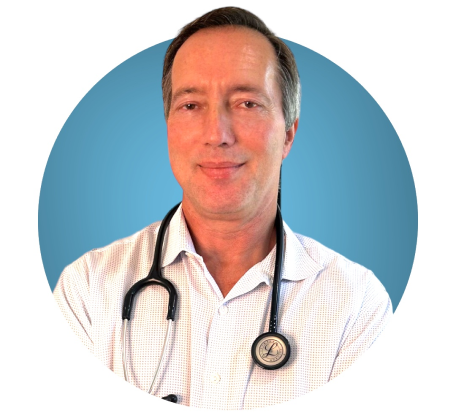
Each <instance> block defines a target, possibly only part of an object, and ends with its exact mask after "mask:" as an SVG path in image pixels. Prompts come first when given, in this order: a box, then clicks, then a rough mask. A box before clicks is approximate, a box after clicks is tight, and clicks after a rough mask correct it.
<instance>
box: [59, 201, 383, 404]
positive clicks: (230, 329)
mask: <svg viewBox="0 0 456 413" xmlns="http://www.w3.org/2000/svg"><path fill="white" fill-rule="evenodd" d="M159 225H160V223H159V222H157V223H154V224H152V225H150V226H148V227H147V228H145V229H143V230H142V231H140V232H138V233H136V234H134V235H132V236H130V237H128V238H124V239H122V240H119V241H116V242H114V243H112V244H110V245H108V246H107V247H104V248H99V249H95V250H92V251H90V252H88V253H86V254H85V255H83V256H82V257H81V258H79V259H78V260H76V261H75V262H74V263H72V264H71V265H69V266H68V267H66V268H65V270H64V271H63V273H62V275H61V277H60V280H59V282H58V284H57V286H56V288H55V291H54V296H55V299H56V301H57V303H58V305H59V307H60V309H61V311H62V312H63V314H64V316H65V318H66V319H67V320H68V322H69V323H70V325H71V327H72V329H73V330H74V332H75V333H76V334H77V335H78V336H79V338H80V339H81V340H82V342H83V343H84V344H85V345H86V346H87V347H88V348H89V350H90V351H91V352H92V353H93V354H94V355H95V356H96V357H98V358H99V359H100V360H101V361H102V363H103V364H105V365H106V366H107V367H108V368H109V369H111V370H112V371H114V373H115V374H117V375H119V376H121V377H123V368H122V356H121V328H122V305H123V299H124V296H125V294H126V293H127V291H128V290H129V288H130V287H131V286H132V285H133V284H134V283H135V282H137V281H138V280H140V279H142V278H144V277H146V276H147V274H148V273H149V270H150V267H151V265H152V261H153V251H154V244H155V239H156V237H157V233H158V229H159ZM284 230H285V259H284V270H283V276H282V286H281V291H280V300H279V322H278V332H279V333H280V334H282V335H284V336H285V337H286V338H287V339H288V341H289V343H290V347H291V356H290V359H289V361H288V363H287V364H286V365H285V366H283V367H282V368H280V369H277V370H264V369H262V368H260V367H258V366H257V365H255V364H254V362H253V359H252V357H251V353H250V352H251V346H252V343H253V342H254V341H255V339H256V338H257V337H258V336H259V335H260V334H262V333H263V332H266V331H268V328H269V314H270V304H271V291H272V279H273V276H274V263H275V247H274V249H273V250H272V251H271V252H270V253H269V255H268V256H267V257H266V258H265V259H264V260H263V261H261V262H259V263H258V264H256V265H254V266H253V267H252V268H250V270H248V271H247V272H246V273H245V274H244V276H243V277H242V278H241V279H240V280H239V281H238V282H237V284H236V285H235V286H234V287H233V288H232V289H231V291H230V292H229V293H228V295H227V296H226V297H223V296H222V294H221V292H220V289H219V288H218V286H217V284H216V283H215V281H214V279H213V278H212V276H211V274H209V272H208V270H207V268H206V266H205V264H204V261H203V258H202V257H201V256H200V255H198V254H197V253H196V251H195V248H194V246H193V242H192V239H191V237H190V234H189V231H188V229H187V225H186V223H185V218H184V216H183V213H182V209H181V207H179V209H178V210H177V212H176V214H175V216H174V217H173V219H172V220H171V222H170V225H169V229H168V235H167V237H166V238H165V246H164V248H163V258H162V268H163V271H162V274H163V276H164V277H165V278H166V279H168V280H169V281H171V282H172V283H173V285H174V286H175V288H176V290H177V294H178V304H177V312H176V318H175V322H174V323H173V324H172V330H171V333H170V343H169V345H168V348H167V350H166V353H165V359H164V362H163V365H162V367H161V369H160V372H159V375H158V378H157V382H156V384H155V385H154V388H153V390H152V394H155V395H156V396H158V397H163V396H166V395H169V394H176V395H177V397H178V403H181V404H184V405H188V406H195V407H200V408H214V409H232V410H236V409H249V408H255V407H262V406H268V405H272V404H276V403H280V402H283V401H286V400H290V399H293V398H295V397H298V396H302V395H304V394H306V393H308V392H310V391H312V390H314V389H316V388H317V387H319V386H321V385H323V384H325V383H326V382H328V381H329V380H331V379H333V378H334V377H336V376H337V375H339V374H340V373H341V372H342V371H343V370H345V369H346V368H347V367H349V366H350V365H351V364H352V363H353V362H354V361H355V360H356V359H357V358H358V357H359V356H360V355H361V354H362V353H363V352H364V351H365V350H367V349H368V348H369V347H370V345H371V344H372V343H373V342H374V341H375V339H376V338H377V337H378V335H379V334H380V333H381V331H382V330H383V328H384V327H385V325H386V324H387V322H388V320H389V319H390V317H391V315H392V306H391V301H390V299H389V296H388V293H387V292H386V291H385V289H384V287H383V286H382V284H381V283H380V281H379V280H378V279H377V278H376V277H375V276H374V275H373V273H372V272H371V271H369V270H367V269H366V268H364V267H362V266H361V265H358V264H355V263H353V262H351V261H349V260H347V259H346V258H344V257H342V256H341V255H339V254H337V253H335V252H334V251H331V250H329V249H328V248H326V247H324V246H322V245H321V244H319V243H318V242H316V241H314V240H312V239H310V238H307V237H304V236H302V235H299V234H294V233H293V232H292V231H291V230H290V228H289V227H288V226H287V225H286V224H285V223H284ZM167 305H168V293H167V292H166V290H165V289H164V288H162V287H159V286H155V285H154V286H150V287H147V288H145V289H143V290H142V291H141V293H139V295H138V296H137V298H136V299H135V301H134V304H133V311H132V317H131V321H130V323H129V329H128V334H127V360H128V362H127V365H128V370H129V377H130V381H131V383H132V384H134V385H135V386H137V387H139V388H141V389H143V390H145V391H147V390H148V389H149V386H150V384H151V381H152V377H153V374H154V372H155V369H156V366H157V365H158V362H159V358H160V352H161V348H162V344H163V341H164V338H165V331H166V326H167V320H166V314H167Z"/></svg>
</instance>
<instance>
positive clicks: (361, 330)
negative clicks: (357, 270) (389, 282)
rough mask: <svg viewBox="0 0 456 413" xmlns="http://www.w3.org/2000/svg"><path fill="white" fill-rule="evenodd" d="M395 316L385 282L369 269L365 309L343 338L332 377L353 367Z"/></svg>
mask: <svg viewBox="0 0 456 413" xmlns="http://www.w3.org/2000/svg"><path fill="white" fill-rule="evenodd" d="M392 315H393V311H392V304H391V300H390V297H389V295H388V293H387V292H386V290H385V288H384V287H383V285H382V284H381V283H380V281H379V280H378V279H377V278H376V277H375V275H374V274H373V273H372V272H370V271H369V274H368V281H367V288H366V292H365V296H364V300H363V302H362V305H361V309H360V311H359V313H358V316H357V317H356V320H355V322H354V323H353V324H352V326H351V328H350V329H349V331H348V334H347V335H346V336H345V338H343V341H342V344H341V346H340V349H339V352H338V354H337V357H336V359H335V361H334V364H333V368H332V371H331V375H330V378H329V380H332V379H333V378H335V377H337V376H338V375H339V374H340V373H342V372H343V371H344V370H345V369H347V368H348V367H350V366H351V365H352V364H353V363H354V362H355V360H356V359H358V357H359V356H361V355H362V354H363V353H364V352H365V351H366V350H367V349H369V347H370V346H371V345H372V343H374V341H375V340H376V339H377V337H378V336H379V335H380V333H381V332H382V331H383V329H384V327H385V326H386V325H387V323H388V322H389V320H390V318H391V317H392Z"/></svg>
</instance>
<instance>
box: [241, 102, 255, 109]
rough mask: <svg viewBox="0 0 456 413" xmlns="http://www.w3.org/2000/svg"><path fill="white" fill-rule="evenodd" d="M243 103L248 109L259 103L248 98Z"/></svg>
mask: <svg viewBox="0 0 456 413" xmlns="http://www.w3.org/2000/svg"><path fill="white" fill-rule="evenodd" d="M242 104H243V105H244V106H245V107H246V108H247V109H252V108H255V107H257V106H258V105H257V104H256V103H255V102H252V101H250V100H246V101H245V102H242Z"/></svg>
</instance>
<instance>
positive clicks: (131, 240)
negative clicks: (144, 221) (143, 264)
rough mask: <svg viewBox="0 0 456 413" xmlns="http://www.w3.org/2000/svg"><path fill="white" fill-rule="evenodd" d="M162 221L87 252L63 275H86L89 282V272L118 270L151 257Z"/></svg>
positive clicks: (66, 268)
mask: <svg viewBox="0 0 456 413" xmlns="http://www.w3.org/2000/svg"><path fill="white" fill-rule="evenodd" d="M160 222H161V221H158V222H154V223H153V224H150V225H148V226H147V227H145V228H143V229H142V230H140V231H138V232H136V233H134V234H132V235H130V236H128V237H125V238H121V239H119V240H116V241H114V242H112V243H111V244H108V245H106V246H104V247H100V248H94V249H92V250H90V251H88V252H86V253H85V254H84V255H82V256H81V257H80V258H78V259H77V260H76V261H74V262H72V263H71V264H70V265H68V266H67V267H65V269H64V270H63V273H62V276H65V275H70V276H71V274H73V275H76V274H78V276H79V277H80V276H85V277H86V278H87V282H89V279H88V277H89V274H93V273H96V272H101V273H113V272H118V270H119V269H121V268H122V267H124V266H125V265H126V264H128V265H129V266H130V267H131V265H132V264H133V265H134V264H135V262H137V261H140V260H143V259H144V258H149V256H150V255H152V254H153V247H154V244H155V239H156V235H157V232H158V228H159V226H160Z"/></svg>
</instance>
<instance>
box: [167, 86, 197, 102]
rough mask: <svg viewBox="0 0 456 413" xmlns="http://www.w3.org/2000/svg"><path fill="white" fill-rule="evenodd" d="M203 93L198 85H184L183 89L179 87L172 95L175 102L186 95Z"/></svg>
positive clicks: (172, 100)
mask: <svg viewBox="0 0 456 413" xmlns="http://www.w3.org/2000/svg"><path fill="white" fill-rule="evenodd" d="M198 93H202V91H201V90H200V89H198V88H196V87H184V88H181V89H177V90H176V93H173V95H172V97H171V102H174V101H175V100H176V99H178V98H180V97H181V96H184V95H191V94H198Z"/></svg>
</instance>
